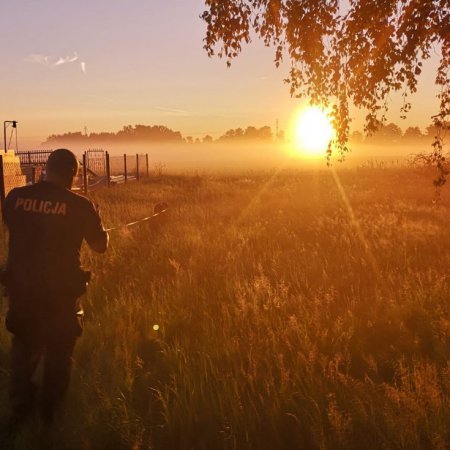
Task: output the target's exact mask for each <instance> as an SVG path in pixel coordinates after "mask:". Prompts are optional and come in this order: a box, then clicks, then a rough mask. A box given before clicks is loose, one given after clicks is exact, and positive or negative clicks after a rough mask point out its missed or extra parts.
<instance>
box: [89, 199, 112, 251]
mask: <svg viewBox="0 0 450 450" xmlns="http://www.w3.org/2000/svg"><path fill="white" fill-rule="evenodd" d="M84 238H85V240H86V242H87V243H88V245H89V247H90V248H91V249H92V250H94V252H97V253H105V252H106V250H107V249H108V244H109V235H108V232H107V231H105V229H104V227H103V224H102V220H101V218H100V214H99V212H98V208H96V207H95V206H94V204H93V203H92V202H88V207H87V211H86V217H85V219H84Z"/></svg>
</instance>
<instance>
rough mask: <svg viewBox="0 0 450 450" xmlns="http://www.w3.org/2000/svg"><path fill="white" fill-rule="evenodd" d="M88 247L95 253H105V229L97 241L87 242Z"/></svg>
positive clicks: (107, 240) (107, 238)
mask: <svg viewBox="0 0 450 450" xmlns="http://www.w3.org/2000/svg"><path fill="white" fill-rule="evenodd" d="M88 245H89V247H90V248H91V249H92V250H94V252H97V253H105V252H106V250H107V249H108V245H109V234H108V232H107V231H105V234H104V237H103V238H102V239H99V240H98V241H94V242H88Z"/></svg>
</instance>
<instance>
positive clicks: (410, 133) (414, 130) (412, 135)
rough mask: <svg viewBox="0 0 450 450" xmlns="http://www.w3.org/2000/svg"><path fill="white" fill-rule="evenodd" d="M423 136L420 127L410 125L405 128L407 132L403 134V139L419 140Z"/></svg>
mask: <svg viewBox="0 0 450 450" xmlns="http://www.w3.org/2000/svg"><path fill="white" fill-rule="evenodd" d="M421 138H423V134H422V132H421V131H420V128H419V127H408V128H407V129H406V130H405V134H404V135H403V139H406V140H411V141H413V140H419V139H421Z"/></svg>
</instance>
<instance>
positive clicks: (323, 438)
mask: <svg viewBox="0 0 450 450" xmlns="http://www.w3.org/2000/svg"><path fill="white" fill-rule="evenodd" d="M339 186H340V187H339ZM93 198H94V201H96V202H97V203H99V204H100V205H101V213H102V216H103V219H104V222H105V224H106V225H108V226H110V225H111V226H113V225H116V224H121V223H124V222H128V221H130V220H133V219H136V218H139V217H142V216H145V215H148V213H151V212H152V210H153V206H154V205H155V204H156V203H158V202H159V201H166V202H167V203H168V204H169V205H170V211H169V213H168V214H167V216H166V217H164V218H162V219H161V220H157V221H154V222H152V223H150V222H148V223H143V224H141V225H138V226H136V227H134V228H129V229H122V230H119V231H115V232H113V233H112V235H111V248H110V250H109V252H108V253H107V254H106V255H104V256H101V255H100V256H97V255H94V254H92V253H90V252H89V251H87V250H86V251H85V252H84V254H83V259H84V263H85V264H86V265H87V266H88V267H90V268H91V269H92V270H93V272H94V274H95V277H94V279H93V281H92V283H91V286H90V290H89V293H88V295H87V297H86V299H85V301H84V304H85V310H86V325H85V331H84V335H83V337H82V338H81V339H80V341H79V343H78V344H77V349H76V353H75V360H76V364H75V368H74V373H73V379H72V386H71V392H70V395H69V398H68V400H67V411H66V416H65V418H64V422H63V424H62V427H61V429H60V430H59V432H58V433H57V435H56V436H55V440H56V444H55V445H56V448H74V449H86V450H87V449H106V448H108V449H130V450H139V449H153V448H154V449H183V450H184V449H186V450H189V449H362V448H364V449H427V448H430V449H442V450H443V449H446V448H448V446H449V443H450V431H449V430H450V427H449V424H450V405H449V390H450V364H449V363H448V361H449V356H450V314H449V312H450V311H449V309H450V306H449V305H450V302H449V298H450V277H449V273H450V227H449V223H450V220H449V219H450V210H449V206H450V204H449V198H448V193H447V191H446V190H445V189H444V191H443V192H442V201H441V206H440V207H439V208H436V207H434V206H433V204H432V198H433V190H432V176H430V175H429V174H424V173H420V172H416V171H412V170H409V169H389V170H383V169H378V170H377V169H358V170H348V171H340V172H338V173H337V175H336V176H333V174H332V172H331V171H316V172H314V171H305V172H301V171H281V172H274V173H253V174H248V175H245V176H243V175H234V176H231V175H230V176H228V177H226V176H220V177H208V176H206V175H205V176H191V177H183V176H179V177H177V176H167V177H162V178H158V179H154V180H150V181H148V182H142V183H139V184H129V185H128V186H118V187H115V188H112V189H110V190H103V191H100V192H97V193H95V195H93ZM2 238H3V236H2ZM3 241H4V239H2V242H3ZM2 248H3V250H2V252H3V253H4V244H2ZM156 325H157V326H158V327H159V328H158V327H156ZM157 328H158V329H157ZM8 340H9V337H8V336H7V333H6V332H5V331H4V330H2V331H1V333H0V364H1V372H0V383H1V386H2V388H4V389H2V391H1V392H2V394H1V396H0V402H1V404H2V408H3V409H6V407H7V399H6V394H5V389H6V385H7V376H8V362H7V357H8V356H7V355H8ZM0 438H1V436H0ZM33 439H34V437H33V432H32V431H30V432H29V433H28V434H25V435H24V436H22V437H21V438H20V439H19V441H18V444H17V448H32V446H33V443H34V442H35V441H34V440H33Z"/></svg>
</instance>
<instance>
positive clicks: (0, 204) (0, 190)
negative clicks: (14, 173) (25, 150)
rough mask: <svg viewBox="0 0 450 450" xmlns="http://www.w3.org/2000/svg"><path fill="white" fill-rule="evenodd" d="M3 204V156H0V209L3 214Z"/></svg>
mask: <svg viewBox="0 0 450 450" xmlns="http://www.w3.org/2000/svg"><path fill="white" fill-rule="evenodd" d="M4 204H5V174H4V172H3V156H2V155H0V207H1V209H2V214H3V205H4Z"/></svg>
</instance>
